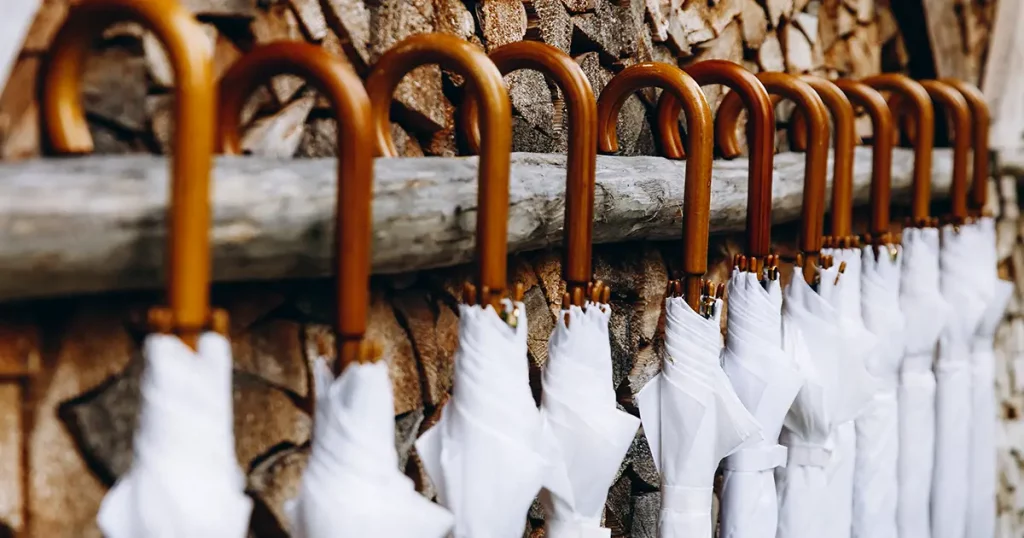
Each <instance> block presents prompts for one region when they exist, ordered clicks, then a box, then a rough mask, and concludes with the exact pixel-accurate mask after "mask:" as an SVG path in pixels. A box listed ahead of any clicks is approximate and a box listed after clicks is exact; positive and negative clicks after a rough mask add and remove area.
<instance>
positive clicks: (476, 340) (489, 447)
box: [416, 300, 572, 538]
mask: <svg viewBox="0 0 1024 538" xmlns="http://www.w3.org/2000/svg"><path fill="white" fill-rule="evenodd" d="M504 308H505V309H506V312H509V314H508V315H510V316H518V323H517V325H516V327H515V328H513V327H511V326H510V325H509V324H507V323H505V321H503V320H502V319H501V317H500V316H499V315H498V313H497V312H495V310H494V308H493V307H491V306H490V305H488V306H487V308H481V307H480V306H479V305H474V306H468V305H460V306H459V345H458V348H457V350H456V352H455V378H454V382H453V385H452V396H451V398H450V399H449V400H448V403H447V404H446V405H445V407H444V410H443V411H442V414H441V419H440V421H438V423H437V424H435V425H434V426H433V427H432V428H430V429H429V430H427V431H426V432H425V433H424V434H423V435H421V436H420V438H419V439H418V440H417V441H416V451H417V453H418V454H419V455H420V459H421V460H422V461H423V466H424V468H425V470H426V471H427V474H428V475H429V477H430V480H431V482H433V484H434V487H435V488H436V489H437V496H438V500H439V501H440V503H441V504H442V505H444V506H445V507H447V508H448V509H449V510H451V511H452V513H453V514H454V515H455V531H454V536H455V538H522V535H523V531H524V530H525V528H526V515H527V512H528V511H529V509H530V505H531V504H532V503H533V500H534V498H536V496H537V493H538V492H539V491H540V489H541V487H542V486H543V487H547V488H548V489H549V490H551V491H552V493H553V494H555V495H559V496H562V497H563V498H570V497H571V495H572V491H571V486H569V484H568V483H566V482H560V483H554V481H555V480H557V479H558V478H559V477H564V473H558V472H557V466H558V463H557V460H556V459H555V458H557V454H556V452H557V447H554V446H553V443H552V442H551V438H550V436H548V435H545V428H544V425H543V421H542V419H541V416H540V411H539V410H538V409H537V407H536V405H535V403H534V400H533V394H532V392H531V391H530V383H529V366H528V364H527V358H526V334H527V332H526V308H525V306H523V304H522V303H517V304H515V305H513V304H512V302H511V301H508V300H506V301H505V302H504ZM546 482H551V483H546Z"/></svg>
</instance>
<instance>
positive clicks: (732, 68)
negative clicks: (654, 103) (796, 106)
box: [658, 60, 775, 270]
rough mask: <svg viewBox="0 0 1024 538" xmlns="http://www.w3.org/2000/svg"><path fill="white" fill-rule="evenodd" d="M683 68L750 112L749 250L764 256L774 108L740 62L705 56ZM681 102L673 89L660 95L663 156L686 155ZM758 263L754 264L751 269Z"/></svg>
mask: <svg viewBox="0 0 1024 538" xmlns="http://www.w3.org/2000/svg"><path fill="white" fill-rule="evenodd" d="M685 72H686V74H688V75H690V76H691V77H693V79H694V80H695V81H696V82H697V84H700V85H701V86H705V85H709V84H723V85H725V86H728V87H729V88H731V89H732V90H733V91H734V92H736V93H737V94H738V95H739V96H740V99H742V100H743V104H744V106H745V107H746V109H747V112H748V114H749V115H750V121H749V123H748V138H749V140H750V148H751V150H750V169H749V170H750V172H749V176H750V177H749V182H748V192H747V256H749V257H751V258H757V259H763V258H765V257H766V256H768V254H769V253H770V252H771V224H772V163H773V161H774V159H775V151H774V147H775V113H774V109H773V107H772V101H771V99H770V98H769V97H768V91H767V90H765V88H764V85H763V84H761V81H759V80H758V79H757V77H756V76H754V74H753V73H751V72H750V71H747V70H746V69H744V68H743V67H742V66H740V65H739V64H735V63H733V62H729V61H726V60H706V61H703V62H698V63H696V64H693V65H691V66H688V67H686V69H685ZM681 111H682V103H680V102H679V100H678V99H677V98H676V96H675V95H674V94H672V93H671V92H664V93H662V94H661V98H660V99H659V100H658V130H659V132H660V133H661V140H662V142H663V148H662V151H663V152H664V154H665V156H666V157H669V158H672V159H680V158H683V157H684V155H685V152H684V149H683V142H682V137H681V136H680V134H679V126H678V121H679V113H680V112H681ZM755 265H756V264H752V265H751V266H750V267H751V270H753V268H754V266H755Z"/></svg>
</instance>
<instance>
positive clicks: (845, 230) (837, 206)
mask: <svg viewBox="0 0 1024 538" xmlns="http://www.w3.org/2000/svg"><path fill="white" fill-rule="evenodd" d="M800 80H802V81H804V82H806V83H807V84H809V85H810V86H811V88H814V91H816V92H818V96H819V97H821V99H822V101H824V102H825V107H827V108H828V111H829V113H831V114H832V124H833V129H834V131H835V140H834V141H833V142H832V147H833V149H834V151H833V153H832V161H833V162H832V212H831V217H832V218H831V226H830V231H829V233H830V235H831V236H833V237H834V238H836V239H837V240H838V239H843V238H851V237H852V236H853V148H854V147H856V145H857V126H856V124H855V123H854V119H855V117H854V113H853V104H852V103H851V102H850V99H849V97H847V96H846V94H845V93H843V90H842V89H840V88H839V86H837V85H836V84H834V83H833V82H832V81H830V80H826V79H823V78H821V77H816V76H812V75H801V76H800ZM790 132H791V134H792V139H793V149H795V150H797V151H806V149H807V120H806V119H804V116H803V114H794V115H793V120H792V126H791V128H790Z"/></svg>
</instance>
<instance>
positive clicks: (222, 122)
mask: <svg viewBox="0 0 1024 538" xmlns="http://www.w3.org/2000/svg"><path fill="white" fill-rule="evenodd" d="M286 74H287V75H295V76H299V77H302V78H304V79H306V80H307V81H308V82H309V83H311V84H312V85H313V86H314V87H315V88H316V89H317V90H318V91H319V92H320V93H321V94H322V95H324V96H325V97H327V99H328V100H329V101H330V103H331V107H332V108H333V110H334V117H335V119H336V120H337V122H338V133H343V134H339V136H338V137H337V154H338V172H337V174H338V194H337V196H338V201H337V217H336V218H337V220H336V223H335V256H336V263H337V264H338V275H337V279H338V281H337V288H336V290H335V293H336V294H337V297H336V298H337V308H338V314H337V320H336V324H337V335H336V338H335V342H336V344H337V361H336V362H335V365H336V368H337V369H338V371H340V370H341V369H342V368H344V367H345V365H348V364H350V363H352V362H364V358H363V357H361V356H360V353H362V352H363V351H365V350H366V349H367V348H366V347H364V346H362V340H363V336H364V335H365V334H366V315H367V305H368V304H369V302H370V291H369V288H370V241H371V237H372V230H373V219H372V216H371V204H372V201H373V132H372V131H371V129H372V124H371V119H370V98H369V97H368V96H367V95H366V90H364V89H363V82H362V80H360V78H359V76H358V75H356V73H355V72H354V71H352V69H351V68H349V66H348V65H347V64H345V63H344V62H342V61H341V60H340V59H338V58H337V57H335V56H332V55H331V54H330V53H328V52H327V51H325V50H324V49H322V48H320V47H319V46H316V45H311V44H309V43H305V42H299V41H279V42H276V43H269V44H266V45H260V46H257V47H255V48H254V49H252V50H251V51H249V53H248V54H246V55H245V56H243V57H242V58H241V59H240V60H238V61H237V62H235V64H234V65H232V66H231V68H230V69H228V71H227V72H226V73H225V74H224V77H223V78H222V79H221V85H220V88H219V95H220V100H219V103H218V104H219V106H218V109H217V125H218V126H219V129H220V131H219V136H218V142H219V143H220V147H221V150H222V151H223V152H225V153H228V154H233V155H238V154H240V153H241V152H242V148H241V135H240V133H239V120H240V118H241V115H242V107H243V106H244V105H245V101H246V99H247V98H248V97H249V95H250V94H251V93H252V92H253V91H254V90H255V89H256V88H257V87H258V86H259V85H260V84H262V83H264V82H266V81H268V80H270V79H271V78H273V77H275V76H278V75H286Z"/></svg>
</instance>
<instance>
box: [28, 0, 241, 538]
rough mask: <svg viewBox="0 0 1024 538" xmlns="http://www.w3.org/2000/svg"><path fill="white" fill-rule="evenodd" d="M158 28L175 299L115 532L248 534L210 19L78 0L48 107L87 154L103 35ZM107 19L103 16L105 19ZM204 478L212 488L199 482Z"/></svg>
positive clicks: (149, 367) (115, 501)
mask: <svg viewBox="0 0 1024 538" xmlns="http://www.w3.org/2000/svg"><path fill="white" fill-rule="evenodd" d="M122 20H133V21H137V22H140V23H141V24H142V25H143V26H145V27H147V28H149V29H157V28H158V29H159V30H160V31H159V32H158V33H159V35H160V37H161V38H162V41H163V43H164V45H165V46H166V47H167V49H168V50H169V51H170V55H169V56H170V57H171V58H174V67H175V75H176V76H177V78H178V81H177V84H176V85H175V88H176V99H177V102H178V107H177V110H178V114H177V118H176V120H177V129H176V133H177V134H176V135H175V137H176V138H175V143H174V145H173V147H174V148H175V149H176V151H175V154H174V156H173V159H172V165H171V174H170V177H171V178H172V189H171V211H170V223H169V233H168V235H169V237H170V238H171V241H170V244H169V247H170V248H169V256H168V261H169V267H168V275H169V280H168V299H169V306H168V307H166V308H164V307H159V308H154V309H152V310H151V311H150V313H149V317H150V325H151V329H152V331H153V332H152V334H150V335H149V336H147V337H146V340H145V343H144V345H143V356H144V358H145V363H146V368H145V371H144V373H143V377H142V382H141V392H142V401H141V404H140V410H139V422H138V427H137V429H136V431H135V436H134V440H133V461H132V465H131V467H130V468H129V470H128V472H127V473H126V474H125V475H123V476H121V477H120V478H119V479H118V481H117V483H116V484H114V487H113V488H112V489H111V490H110V491H109V492H108V494H107V496H106V497H104V499H103V503H102V504H101V506H100V512H99V515H98V518H97V519H98V523H99V526H100V528H101V530H102V531H103V533H104V534H105V535H106V536H109V537H111V538H120V537H133V538H135V537H150V536H181V537H185V536H189V537H210V538H212V537H233V536H234V537H239V538H241V537H243V536H245V535H246V533H247V530H248V526H249V514H250V511H251V509H252V502H251V501H250V500H249V498H248V497H246V496H245V494H244V488H245V476H244V474H243V473H242V471H241V470H240V469H239V467H238V461H237V460H236V457H235V443H234V431H233V428H232V395H231V372H232V362H231V346H230V344H229V343H228V341H227V339H226V338H225V336H224V335H225V334H226V332H227V326H228V322H227V316H226V314H224V313H223V312H211V309H210V307H209V281H210V278H209V274H210V253H209V236H208V229H209V224H210V207H209V200H208V198H207V197H208V195H209V179H210V166H211V164H212V149H213V135H214V128H213V123H212V121H211V119H212V117H213V112H214V108H215V101H214V88H213V85H214V80H213V69H212V59H211V57H210V50H209V47H207V46H205V41H203V40H202V39H197V38H196V36H201V35H202V30H201V28H199V25H198V24H197V23H196V22H195V20H194V19H193V17H192V15H191V14H190V13H188V11H186V10H185V9H183V8H182V7H181V6H179V5H178V4H177V3H176V2H172V1H168V0H160V1H153V2H132V1H128V0H94V1H91V2H83V3H81V4H79V5H76V6H75V7H74V9H72V11H71V13H70V14H69V16H68V20H67V22H66V23H65V24H64V26H63V27H62V28H61V30H60V31H59V32H58V34H57V36H56V37H55V39H54V41H53V45H52V48H51V55H50V61H49V62H48V63H47V67H46V71H45V72H44V79H43V88H44V95H43V99H42V114H43V117H44V118H46V122H45V125H46V126H47V135H48V137H49V139H50V143H51V144H52V146H53V148H54V149H55V150H56V151H58V152H61V153H87V152H89V151H91V149H92V139H91V137H90V136H89V130H88V128H87V125H86V121H85V115H84V113H83V111H82V106H81V102H80V100H79V96H78V95H77V93H78V89H79V88H80V87H81V84H80V80H79V79H80V77H81V74H82V73H83V65H82V63H83V62H84V60H85V54H83V52H82V51H85V50H88V49H89V46H90V44H91V43H92V41H93V39H95V38H98V37H99V35H100V34H101V33H102V31H103V29H104V28H105V27H106V26H108V25H110V24H113V23H114V22H117V21H122ZM97 21H102V24H97ZM197 484H201V485H202V487H197Z"/></svg>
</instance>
